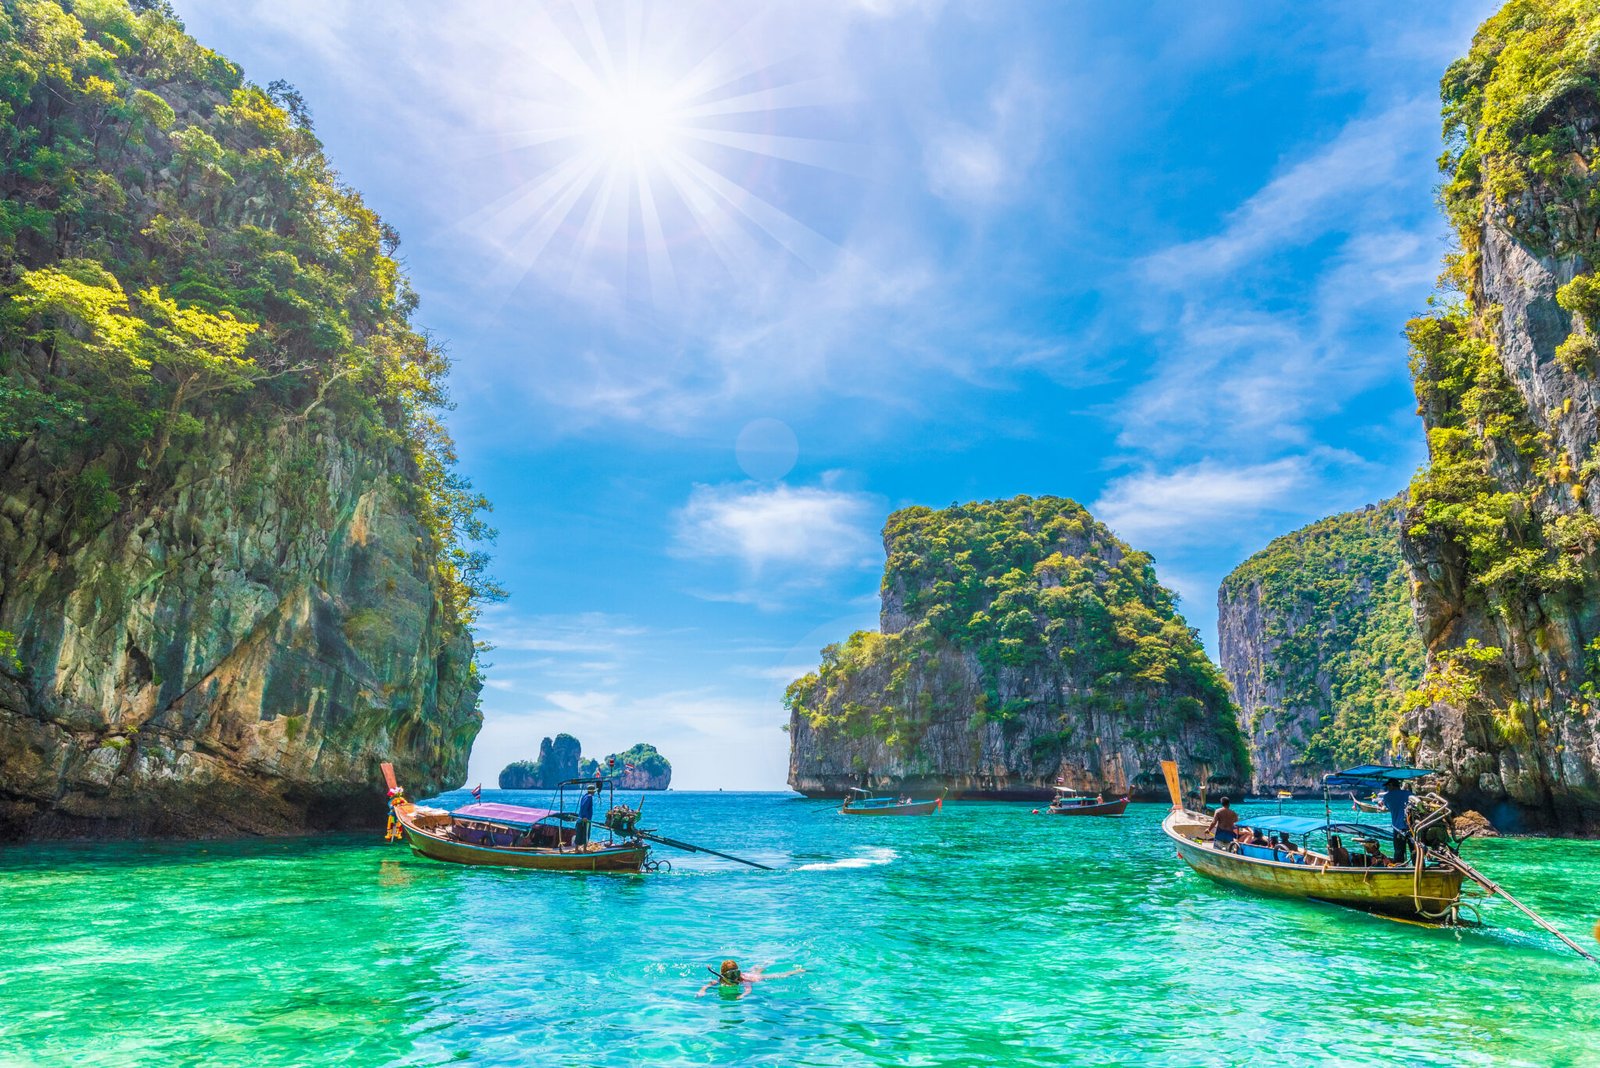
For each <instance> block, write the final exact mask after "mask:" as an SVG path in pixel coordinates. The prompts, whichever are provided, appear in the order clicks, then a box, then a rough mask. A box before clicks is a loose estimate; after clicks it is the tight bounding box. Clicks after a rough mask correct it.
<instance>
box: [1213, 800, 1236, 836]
mask: <svg viewBox="0 0 1600 1068" xmlns="http://www.w3.org/2000/svg"><path fill="white" fill-rule="evenodd" d="M1220 803H1221V805H1222V807H1221V808H1219V809H1217V812H1216V815H1214V816H1212V817H1211V826H1209V827H1207V828H1206V830H1207V831H1209V832H1211V840H1212V841H1213V842H1215V843H1216V844H1217V845H1218V846H1225V845H1227V844H1228V843H1229V842H1231V841H1233V840H1234V838H1235V835H1234V833H1233V828H1234V827H1235V826H1237V825H1238V823H1239V814H1238V813H1237V812H1235V811H1234V810H1233V808H1232V806H1231V805H1230V804H1229V802H1228V799H1227V798H1226V797H1224V798H1223V799H1222V801H1221V802H1220Z"/></svg>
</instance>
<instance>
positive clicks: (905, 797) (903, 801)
mask: <svg viewBox="0 0 1600 1068" xmlns="http://www.w3.org/2000/svg"><path fill="white" fill-rule="evenodd" d="M895 803H896V804H899V805H909V804H911V795H910V794H901V795H900V800H899V801H897V802H895Z"/></svg>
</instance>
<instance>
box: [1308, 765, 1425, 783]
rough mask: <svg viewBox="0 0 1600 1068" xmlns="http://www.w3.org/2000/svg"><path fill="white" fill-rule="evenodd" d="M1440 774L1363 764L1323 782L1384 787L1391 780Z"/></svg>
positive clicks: (1324, 777)
mask: <svg viewBox="0 0 1600 1068" xmlns="http://www.w3.org/2000/svg"><path fill="white" fill-rule="evenodd" d="M1437 774H1438V772H1436V771H1433V770H1432V769H1430V768H1408V767H1393V768H1391V767H1387V766H1385V765H1383V764H1362V765H1361V766H1360V767H1355V768H1346V769H1345V770H1344V771H1336V772H1334V773H1333V774H1331V775H1324V776H1323V777H1322V781H1323V784H1324V785H1327V786H1358V787H1362V786H1367V787H1377V786H1382V785H1383V784H1384V783H1385V782H1387V781H1389V780H1390V779H1398V780H1400V781H1401V782H1405V781H1406V780H1408V779H1421V778H1425V777H1426V776H1429V775H1437Z"/></svg>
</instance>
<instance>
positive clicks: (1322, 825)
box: [1161, 760, 1600, 963]
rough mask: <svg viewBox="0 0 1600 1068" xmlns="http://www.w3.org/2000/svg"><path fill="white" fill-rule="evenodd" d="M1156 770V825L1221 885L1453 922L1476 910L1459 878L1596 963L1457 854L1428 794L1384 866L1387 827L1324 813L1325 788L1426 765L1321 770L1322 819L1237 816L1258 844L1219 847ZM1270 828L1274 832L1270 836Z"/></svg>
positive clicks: (1435, 799)
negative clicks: (1400, 852) (1165, 798)
mask: <svg viewBox="0 0 1600 1068" xmlns="http://www.w3.org/2000/svg"><path fill="white" fill-rule="evenodd" d="M1161 773H1162V774H1163V775H1164V776H1165V777H1166V780H1167V791H1168V793H1170V794H1171V795H1172V811H1171V812H1170V813H1168V814H1167V818H1166V819H1165V820H1163V821H1162V823H1161V829H1162V831H1164V832H1165V833H1166V835H1167V837H1168V838H1170V839H1172V841H1173V842H1175V843H1176V844H1177V847H1178V856H1179V857H1180V858H1182V859H1183V861H1184V862H1185V863H1187V864H1188V865H1189V866H1190V867H1191V868H1193V869H1194V870H1195V871H1197V872H1199V873H1200V874H1201V875H1205V876H1207V877H1209V878H1212V879H1216V880H1217V881H1218V882H1224V883H1230V884H1232V885H1234V886H1241V887H1244V888H1246V889H1249V890H1255V891H1258V892H1260V893H1263V894H1278V895H1282V896H1285V897H1300V898H1311V899H1313V900H1317V901H1331V902H1334V903H1335V904H1339V905H1348V906H1351V907H1352V908H1358V909H1365V910H1366V911H1368V912H1376V913H1380V914H1384V915H1390V916H1397V917H1400V918H1402V919H1412V920H1422V921H1425V922H1428V923H1452V924H1453V923H1455V922H1457V921H1458V919H1459V914H1460V910H1461V909H1463V908H1466V909H1469V910H1471V911H1472V912H1473V913H1474V914H1476V912H1477V908H1476V906H1474V905H1473V904H1472V903H1471V902H1470V901H1463V900H1462V897H1461V888H1462V885H1463V883H1464V882H1465V881H1466V880H1469V879H1470V880H1471V881H1472V882H1473V883H1475V884H1477V887H1478V888H1481V890H1483V891H1485V892H1486V893H1487V894H1488V895H1490V896H1499V897H1501V898H1504V899H1505V900H1506V901H1507V902H1508V903H1509V904H1510V905H1512V906H1513V907H1514V908H1516V909H1518V910H1519V911H1521V912H1522V914H1523V915H1525V916H1527V917H1528V918H1529V919H1530V920H1532V921H1533V922H1534V923H1536V924H1538V925H1539V926H1540V927H1541V928H1543V929H1544V930H1546V931H1548V932H1549V933H1551V934H1552V935H1554V936H1555V937H1556V938H1558V939H1560V940H1561V941H1562V942H1563V943H1564V944H1565V945H1566V946H1567V948H1569V949H1571V950H1573V951H1574V952H1576V953H1577V954H1578V955H1579V956H1581V957H1584V958H1585V959H1587V960H1589V961H1592V962H1594V963H1600V958H1596V957H1595V955H1594V954H1592V953H1590V952H1589V951H1588V950H1586V949H1584V948H1583V947H1582V946H1580V945H1578V944H1577V943H1576V942H1574V941H1573V940H1572V939H1570V938H1568V937H1567V936H1566V935H1564V934H1562V933H1561V932H1560V931H1559V930H1558V929H1557V928H1556V927H1555V925H1553V924H1552V923H1550V922H1549V921H1548V920H1546V919H1545V918H1544V917H1542V916H1540V915H1539V914H1538V913H1536V912H1534V911H1533V910H1532V909H1530V908H1529V907H1528V906H1527V905H1524V904H1523V903H1522V902H1520V901H1518V900H1517V899H1516V898H1515V897H1513V896H1512V895H1511V892H1510V891H1508V890H1507V889H1506V888H1505V887H1503V886H1501V885H1500V884H1499V883H1497V882H1495V881H1494V880H1492V879H1490V878H1489V877H1488V876H1486V875H1484V874H1483V873H1482V872H1480V871H1478V870H1477V869H1476V868H1474V867H1473V866H1472V865H1471V864H1468V863H1467V862H1466V861H1465V860H1462V859H1461V856H1460V854H1459V853H1458V852H1457V850H1456V846H1458V845H1459V842H1458V841H1456V840H1455V839H1454V838H1453V836H1452V832H1451V830H1450V823H1449V816H1450V806H1449V805H1448V804H1447V803H1446V802H1445V800H1444V798H1442V797H1440V796H1439V794H1438V793H1437V792H1429V793H1427V794H1424V795H1422V796H1420V797H1419V796H1415V795H1413V796H1412V797H1411V798H1410V799H1409V800H1408V803H1407V806H1406V825H1407V835H1408V838H1409V840H1410V843H1411V845H1412V847H1413V848H1412V860H1411V863H1409V864H1402V865H1388V864H1387V862H1385V861H1384V860H1383V858H1382V857H1381V856H1379V855H1377V854H1378V848H1377V845H1378V842H1380V841H1382V840H1383V839H1384V838H1385V837H1389V836H1390V835H1391V831H1390V828H1387V827H1374V826H1372V825H1370V824H1361V823H1343V822H1337V821H1335V820H1334V819H1333V818H1332V805H1331V790H1332V788H1333V787H1335V786H1350V787H1356V788H1358V789H1365V790H1368V791H1371V790H1374V789H1376V788H1377V787H1379V786H1382V785H1384V784H1386V783H1390V782H1400V783H1405V782H1407V781H1414V780H1420V779H1424V778H1426V777H1427V776H1430V775H1434V774H1436V772H1432V771H1429V770H1427V769H1426V768H1406V767H1387V766H1384V765H1381V764H1363V765H1362V766H1360V767H1358V768H1351V769H1349V770H1348V771H1341V772H1335V773H1333V774H1331V775H1325V776H1323V779H1322V784H1323V788H1322V802H1323V818H1322V819H1320V820H1319V819H1316V818H1315V817H1308V816H1284V815H1281V814H1277V815H1268V816H1251V817H1244V816H1242V815H1241V817H1240V821H1239V826H1240V827H1241V828H1242V827H1245V826H1249V827H1252V828H1253V829H1254V830H1256V831H1259V832H1261V834H1262V838H1261V840H1260V841H1259V843H1258V844H1243V843H1238V842H1236V843H1229V844H1227V845H1219V844H1218V843H1217V841H1216V840H1215V838H1214V837H1213V836H1212V834H1211V830H1210V824H1211V819H1212V817H1211V814H1210V813H1206V812H1195V811H1192V810H1190V809H1188V808H1185V807H1184V804H1183V800H1182V798H1183V794H1182V792H1181V790H1180V789H1179V784H1178V765H1177V764H1175V763H1174V762H1172V761H1170V760H1163V761H1162V762H1161ZM1313 833H1318V834H1322V835H1323V836H1325V837H1326V838H1327V841H1328V852H1317V851H1314V850H1312V849H1310V848H1308V847H1306V845H1305V844H1304V840H1305V839H1306V838H1307V837H1308V836H1309V835H1311V834H1313ZM1274 835H1276V836H1277V839H1276V840H1274ZM1292 835H1293V836H1299V837H1300V838H1301V839H1302V844H1301V845H1299V846H1295V845H1293V844H1292V843H1290V844H1288V845H1284V844H1282V843H1283V841H1284V839H1286V838H1288V837H1289V836H1292ZM1342 835H1347V836H1349V837H1350V838H1351V840H1352V841H1357V842H1360V844H1361V846H1362V848H1363V851H1364V855H1357V856H1349V855H1345V856H1343V857H1342V859H1341V860H1340V862H1339V863H1337V864H1335V863H1334V862H1333V860H1332V858H1331V857H1330V854H1331V853H1334V852H1343V847H1342V844H1341V846H1340V849H1339V850H1335V849H1334V843H1335V842H1336V841H1338V838H1339V836H1342Z"/></svg>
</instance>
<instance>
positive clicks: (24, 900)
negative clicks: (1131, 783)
mask: <svg viewBox="0 0 1600 1068" xmlns="http://www.w3.org/2000/svg"><path fill="white" fill-rule="evenodd" d="M486 799H494V800H509V801H523V802H524V803H536V802H537V801H538V800H540V799H541V798H540V797H539V796H538V795H531V794H516V793H511V792H504V793H501V792H494V791H491V792H489V793H488V794H487V795H486ZM446 800H447V802H453V803H456V804H459V803H462V802H463V801H464V800H465V798H464V796H461V795H450V796H449V797H447V799H446ZM1028 809H1029V806H1027V805H1004V804H959V803H958V804H951V805H949V806H947V808H946V809H945V811H944V812H943V813H942V814H940V815H938V816H934V817H929V818H921V819H865V818H859V817H849V816H841V815H839V814H837V812H836V811H835V810H834V806H832V805H831V804H828V803H825V802H817V801H805V800H800V799H796V798H791V797H786V796H782V795H773V794H720V793H719V794H692V793H687V794H686V793H670V794H666V795H653V796H651V797H650V798H649V800H648V801H647V802H646V804H645V811H646V814H647V817H648V818H647V819H646V821H645V822H646V824H647V825H651V826H655V827H657V828H659V829H660V830H661V831H662V832H663V833H665V834H669V835H672V836H674V837H678V838H683V839H687V840H689V841H699V842H703V843H705V844H707V845H711V846H714V847H719V848H724V849H727V850H729V851H731V852H735V853H740V854H742V855H746V856H749V857H751V858H753V859H757V860H761V861H763V862H766V863H770V864H774V865H778V866H780V867H781V869H782V870H780V871H777V872H759V871H753V870H749V869H743V868H739V867H737V866H736V865H732V864H729V863H726V862H723V861H715V860H710V859H707V858H704V857H696V856H686V855H682V854H675V853H669V852H666V851H663V853H662V854H661V855H663V856H668V857H670V859H671V860H672V861H673V864H674V865H675V870H674V871H673V872H672V874H670V875H641V876H617V875H559V874H552V873H540V872H516V871H498V870H491V869H483V868H464V867H455V866H450V865H445V864H440V863H437V862H434V861H429V860H425V859H423V858H420V857H415V856H413V855H411V854H410V853H409V852H408V851H406V850H405V849H403V848H402V847H398V846H385V845H384V844H383V843H381V842H380V841H377V840H376V838H375V837H373V838H366V837H360V838H356V837H343V838H318V839H297V840H271V841H248V842H232V843H181V844H177V843H161V844H131V843H124V844H114V845H46V846H30V847H26V848H19V849H11V850H7V851H6V852H5V853H4V854H3V855H0V916H3V917H4V928H5V938H4V942H3V947H4V959H3V960H0V1064H6V1065H58V1064H59V1065H65V1064H73V1065H82V1064H152V1065H155V1064H159V1065H200V1064H207V1065H213V1064H250V1065H307V1064H351V1065H363V1066H373V1065H382V1064H404V1065H426V1064H455V1063H466V1064H482V1065H511V1064H518V1065H521V1064H526V1065H541V1066H542V1065H556V1064H574V1065H635V1064H724V1063H734V1062H738V1063H742V1064H773V1065H859V1064H871V1065H877V1064H882V1065H935V1064H937V1065H959V1064H982V1063H1006V1064H1010V1065H1041V1066H1042V1065H1049V1066H1051V1068H1058V1066H1061V1065H1068V1064H1118V1065H1121V1064H1126V1065H1244V1064H1250V1065H1258V1066H1259V1065H1268V1064H1352V1065H1354V1064H1362V1065H1366V1064H1411V1065H1478V1064H1481V1065H1540V1066H1546V1065H1579V1064H1596V1065H1600V967H1596V966H1594V965H1592V964H1589V963H1587V962H1585V961H1582V960H1580V959H1579V958H1577V957H1576V956H1575V955H1574V954H1572V953H1571V952H1570V951H1569V950H1566V949H1565V948H1563V947H1561V946H1560V945H1559V944H1558V943H1556V942H1555V940H1554V939H1552V938H1550V937H1549V936H1547V935H1545V934H1543V933H1542V932H1539V931H1537V930H1536V929H1534V928H1533V927H1532V925H1531V924H1530V923H1528V922H1527V921H1526V920H1524V919H1523V918H1522V917H1521V916H1520V915H1519V914H1517V913H1515V912H1514V911H1513V910H1511V909H1510V908H1509V907H1508V906H1506V905H1504V904H1500V903H1491V904H1488V905H1486V906H1485V907H1484V916H1485V919H1486V920H1487V922H1488V926H1487V927H1486V928H1484V929H1479V930H1469V931H1460V930H1439V929H1430V928H1421V927H1416V926H1412V925H1408V924H1402V923H1397V922H1393V921H1388V920H1382V919H1377V918H1374V917H1370V916H1366V915H1362V914H1360V913H1355V912H1350V911H1347V910H1344V909H1339V908H1336V907H1333V906H1325V905H1317V904H1309V903H1300V902H1292V901H1278V900H1268V899H1263V898H1258V897H1254V896H1251V895H1248V894H1245V893H1242V892H1239V891H1235V890H1231V889H1228V888H1225V887H1221V886H1218V885H1216V884H1213V883H1210V882H1207V881H1205V880H1203V879H1200V878H1199V877H1197V876H1195V875H1193V874H1192V873H1190V872H1188V871H1187V870H1186V869H1185V868H1184V867H1183V866H1182V865H1181V864H1180V863H1179V862H1178V861H1177V860H1176V859H1175V858H1174V856H1173V852H1172V850H1171V849H1170V848H1169V847H1168V846H1167V845H1166V844H1165V840H1164V839H1163V838H1162V837H1161V834H1160V831H1159V827H1158V824H1159V822H1160V818H1161V816H1162V815H1163V812H1164V810H1163V809H1162V808H1161V807H1159V806H1156V805H1136V806H1133V808H1131V809H1130V811H1129V815H1128V816H1126V817H1125V818H1122V819H1106V820H1096V819H1063V818H1059V817H1045V816H1032V815H1030V814H1029V811H1028ZM1286 810H1288V811H1301V810H1304V811H1306V812H1307V813H1310V812H1311V811H1313V809H1312V807H1311V806H1310V805H1306V804H1295V805H1290V806H1286ZM1315 811H1319V812H1320V807H1319V808H1317V809H1315ZM1467 856H1468V858H1469V859H1471V860H1473V861H1474V862H1475V863H1478V864H1479V865H1480V867H1482V868H1483V869H1484V870H1486V871H1487V872H1489V873H1490V874H1492V875H1493V876H1495V877H1496V878H1498V879H1500V881H1502V882H1504V883H1505V884H1506V885H1507V886H1508V887H1509V888H1511V889H1512V890H1513V891H1514V892H1518V893H1519V894H1520V895H1521V896H1522V897H1523V899H1524V900H1525V901H1527V902H1528V903H1529V904H1531V905H1533V906H1534V907H1535V908H1537V909H1539V910H1540V911H1542V912H1544V913H1545V914H1546V915H1547V916H1549V917H1550V918H1551V919H1553V920H1555V921H1557V922H1558V923H1559V924H1560V925H1561V926H1562V927H1563V928H1564V929H1566V930H1567V932H1568V933H1569V934H1571V935H1573V936H1574V937H1576V938H1578V939H1579V940H1580V941H1581V943H1583V944H1585V945H1589V946H1591V947H1593V946H1595V942H1594V934H1593V929H1594V926H1595V922H1596V920H1597V918H1600V894H1597V891H1600V842H1556V841H1539V840H1520V841H1510V840H1499V841H1476V840H1475V841H1473V842H1471V843H1470V844H1469V846H1468V847H1467ZM1595 948H1600V947H1595ZM729 956H732V957H736V958H737V959H738V960H740V961H741V962H742V963H744V964H745V965H746V966H747V967H748V966H750V965H753V964H765V963H769V962H770V963H772V964H773V965H775V968H774V970H786V969H788V968H791V967H796V966H803V967H804V969H805V971H804V973H803V974H801V975H798V976H795V977H792V978H788V979H782V980H777V981H773V982H770V983H765V984H761V985H758V986H757V987H756V988H755V990H754V992H753V993H752V994H751V995H750V996H748V997H746V998H744V999H742V1000H733V999H731V998H725V997H719V996H717V995H716V994H715V993H713V994H712V995H710V996H707V997H704V998H699V997H696V991H697V990H698V989H699V987H700V985H701V983H702V982H703V981H704V980H705V979H707V978H709V976H708V975H707V974H706V970H705V969H706V967H707V966H708V965H713V964H715V963H717V962H718V961H720V960H721V959H722V958H723V957H729Z"/></svg>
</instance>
